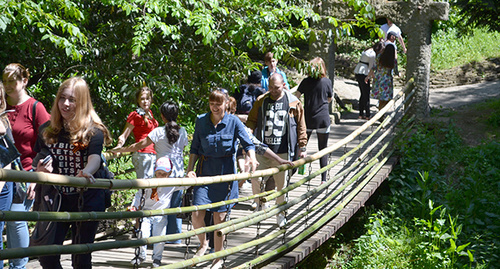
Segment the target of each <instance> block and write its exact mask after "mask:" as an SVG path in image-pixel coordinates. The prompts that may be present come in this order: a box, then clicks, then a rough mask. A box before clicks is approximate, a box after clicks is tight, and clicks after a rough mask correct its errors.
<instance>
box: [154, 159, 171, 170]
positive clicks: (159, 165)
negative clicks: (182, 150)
mask: <svg viewBox="0 0 500 269" xmlns="http://www.w3.org/2000/svg"><path fill="white" fill-rule="evenodd" d="M158 170H162V171H165V172H167V173H170V171H172V161H171V160H170V159H169V158H168V157H161V158H159V159H158V160H156V167H155V172H156V171H158Z"/></svg>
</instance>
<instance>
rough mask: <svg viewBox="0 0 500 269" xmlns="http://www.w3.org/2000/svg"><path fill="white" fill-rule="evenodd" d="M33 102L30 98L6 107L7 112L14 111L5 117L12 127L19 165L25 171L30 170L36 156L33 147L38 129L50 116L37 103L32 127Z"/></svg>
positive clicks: (33, 99) (43, 107)
mask: <svg viewBox="0 0 500 269" xmlns="http://www.w3.org/2000/svg"><path fill="white" fill-rule="evenodd" d="M35 101H36V100H35V98H32V97H30V98H29V99H28V100H26V101H25V102H24V103H22V104H20V105H17V106H11V105H7V110H15V111H14V112H9V113H7V115H8V117H9V121H10V125H11V126H12V136H14V142H15V144H16V148H17V150H18V151H19V153H21V164H22V166H23V168H24V170H27V171H28V170H31V168H32V167H31V164H32V162H33V158H34V157H35V156H36V152H34V151H33V147H34V146H35V142H36V139H37V136H38V128H40V125H42V124H44V123H45V122H47V121H48V120H50V114H49V113H48V112H47V110H45V106H43V104H42V103H41V102H38V103H37V104H36V119H35V121H34V123H35V126H33V104H34V103H35Z"/></svg>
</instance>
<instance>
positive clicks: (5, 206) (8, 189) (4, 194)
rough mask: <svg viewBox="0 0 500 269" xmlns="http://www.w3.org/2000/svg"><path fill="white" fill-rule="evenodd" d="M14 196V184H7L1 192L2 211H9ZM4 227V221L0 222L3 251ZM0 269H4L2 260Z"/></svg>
mask: <svg viewBox="0 0 500 269" xmlns="http://www.w3.org/2000/svg"><path fill="white" fill-rule="evenodd" d="M13 194H14V184H13V183H12V182H5V185H4V186H3V188H2V191H1V192H0V210H1V211H8V210H9V209H10V205H11V204H12V196H13ZM3 225H4V221H0V249H3V238H2V236H1V235H2V233H3ZM0 268H3V261H2V260H0Z"/></svg>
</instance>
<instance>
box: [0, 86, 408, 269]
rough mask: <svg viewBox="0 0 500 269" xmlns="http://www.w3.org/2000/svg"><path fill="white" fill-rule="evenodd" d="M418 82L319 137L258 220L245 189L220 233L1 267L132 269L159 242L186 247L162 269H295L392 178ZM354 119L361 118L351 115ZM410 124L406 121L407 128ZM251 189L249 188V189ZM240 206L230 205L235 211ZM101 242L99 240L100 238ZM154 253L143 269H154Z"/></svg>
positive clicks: (13, 252) (60, 180)
mask: <svg viewBox="0 0 500 269" xmlns="http://www.w3.org/2000/svg"><path fill="white" fill-rule="evenodd" d="M413 88H414V87H413V80H410V81H409V82H408V83H407V85H405V86H404V87H403V89H402V90H401V91H400V92H399V93H398V94H396V96H395V98H394V99H393V101H391V102H390V103H389V104H388V105H387V106H386V107H385V108H384V109H382V110H381V111H380V112H378V113H377V114H376V115H375V116H373V117H372V119H370V120H369V121H365V120H358V119H357V115H355V116H352V118H344V119H342V121H341V123H340V124H338V125H334V126H333V127H332V130H331V133H330V138H329V146H328V147H327V148H326V149H324V150H322V151H318V145H317V139H316V137H315V133H313V135H312V136H311V139H310V141H309V143H308V145H307V153H308V157H307V158H305V159H300V160H297V161H295V162H294V167H299V166H301V165H305V166H306V169H305V173H304V175H301V174H299V173H295V174H294V175H293V176H292V177H291V178H290V180H289V184H288V187H286V188H285V189H283V190H282V191H281V192H276V191H269V192H265V193H263V194H261V197H260V199H261V200H262V201H268V202H269V203H270V204H271V205H272V206H271V207H270V208H268V209H266V210H263V211H258V212H254V210H253V209H252V208H251V203H252V201H253V198H254V196H252V191H251V187H243V188H242V189H240V197H239V198H238V199H237V202H238V204H237V205H236V206H235V207H234V209H233V210H232V211H231V214H230V220H229V221H227V222H225V223H222V224H219V225H215V226H208V227H206V228H203V229H197V230H193V228H192V226H191V223H190V221H189V220H185V221H183V233H182V234H175V235H166V236H159V237H151V238H147V239H136V238H132V237H131V235H130V234H126V235H124V236H117V237H115V238H112V239H106V240H100V241H99V240H96V242H95V243H94V244H88V245H70V243H69V244H68V245H64V246H42V247H31V248H26V249H21V248H19V249H4V250H1V251H0V259H2V260H4V261H5V260H7V259H9V258H15V257H24V256H29V257H31V258H30V262H29V264H28V266H27V268H41V266H40V265H39V263H38V260H37V259H36V257H38V256H40V255H47V254H59V253H60V254H62V255H61V263H62V266H63V267H64V268H71V253H84V252H92V261H93V267H94V268H132V267H133V265H132V264H130V260H131V259H133V258H134V257H135V247H137V246H140V245H144V244H146V243H147V244H152V243H155V242H160V241H171V240H176V239H182V241H183V243H181V244H175V245H174V244H166V245H165V250H164V252H163V259H162V266H161V267H160V268H184V267H194V268H210V265H211V264H212V260H213V259H216V258H221V259H223V260H224V265H225V267H226V268H254V267H256V268H262V267H264V268H293V267H294V266H295V265H296V264H297V263H299V262H300V261H302V260H303V259H304V258H305V257H306V256H307V255H308V254H310V253H311V252H312V251H314V250H315V249H316V248H318V247H319V246H320V245H321V244H322V243H324V242H325V241H326V240H328V239H329V238H330V237H332V236H333V235H334V234H335V232H336V231H337V230H338V229H339V228H340V227H342V225H344V224H345V223H346V222H347V221H348V220H349V219H350V217H352V216H353V215H354V214H355V213H356V212H357V211H358V209H359V208H361V207H362V206H363V205H364V204H365V202H366V201H367V200H368V199H369V198H370V196H371V195H372V194H373V193H374V192H375V191H376V189H377V188H378V186H380V184H381V183H382V182H383V181H384V179H385V178H386V177H387V175H388V174H389V173H390V171H391V169H392V167H393V165H394V163H395V161H396V160H395V157H392V153H393V147H392V143H393V141H394V139H395V138H396V134H398V135H404V132H405V131H406V130H409V129H410V128H409V124H411V122H412V118H411V117H410V116H409V115H406V116H405V111H407V110H408V108H409V107H410V105H411V100H412V96H413V91H412V90H413ZM352 114H353V115H354V113H352ZM403 118H404V120H402V119H403ZM325 154H326V155H328V156H329V157H328V158H329V161H328V166H326V167H324V168H323V169H320V166H319V158H320V157H321V156H324V155H325ZM290 168H291V167H289V166H288V165H282V166H279V167H276V168H271V169H267V170H259V171H256V172H255V173H253V174H246V173H245V174H237V175H226V176H220V177H205V178H196V179H189V178H182V179H168V181H167V180H162V179H155V180H151V179H150V180H108V179H98V180H97V182H96V183H95V184H94V185H93V186H91V187H97V188H109V189H116V190H120V189H122V190H123V189H136V188H148V187H155V186H179V185H184V186H185V185H201V184H209V183H217V182H224V181H231V180H244V179H249V178H252V177H259V176H270V175H273V174H275V173H277V172H279V171H283V170H285V169H290ZM322 172H326V173H327V181H326V183H323V184H322V183H321V173H322ZM0 177H1V180H9V181H26V182H38V183H42V184H55V185H72V186H77V187H83V186H87V182H86V180H84V179H81V178H74V177H65V176H60V175H49V174H41V173H28V172H18V171H11V170H0ZM244 186H245V185H244ZM281 194H283V195H286V197H287V199H286V200H287V202H286V203H283V204H279V205H274V199H275V198H276V197H277V196H279V195H281ZM232 202H235V201H234V200H233V201H229V202H228V203H232ZM219 205H220V204H213V205H205V206H199V207H182V208H174V209H167V210H157V211H137V212H103V213H101V212H99V213H97V212H90V213H89V212H58V213H54V212H30V213H21V214H16V212H8V211H4V212H0V213H1V214H0V219H1V220H6V221H9V220H30V221H39V220H55V219H57V220H58V221H70V220H95V219H98V220H103V219H127V218H128V219H133V218H137V217H141V216H150V215H160V214H177V213H180V212H192V211H194V210H203V209H206V208H209V207H215V206H219ZM280 212H286V217H287V220H288V224H287V225H286V226H285V227H283V228H279V227H278V226H277V224H276V215H277V214H278V213H280ZM215 230H217V233H216V235H215V236H218V235H219V234H226V235H227V236H226V238H227V240H226V241H225V242H224V245H225V248H224V250H222V251H219V252H215V253H210V254H208V253H207V254H206V255H204V256H201V257H193V256H194V253H195V252H196V250H197V248H198V239H197V237H196V234H199V233H206V232H209V231H215ZM98 236H99V235H98ZM151 253H152V249H151V248H149V249H148V256H147V257H148V258H147V260H146V261H145V262H144V263H142V264H141V265H140V266H139V268H147V267H151V266H152V260H151Z"/></svg>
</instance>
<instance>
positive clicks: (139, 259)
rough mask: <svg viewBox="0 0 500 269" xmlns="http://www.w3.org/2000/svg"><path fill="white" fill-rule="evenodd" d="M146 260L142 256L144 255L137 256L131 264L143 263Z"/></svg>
mask: <svg viewBox="0 0 500 269" xmlns="http://www.w3.org/2000/svg"><path fill="white" fill-rule="evenodd" d="M145 260H146V258H142V257H137V258H133V259H132V260H131V261H130V263H131V264H137V265H139V264H141V263H142V262H144V261H145Z"/></svg>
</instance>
